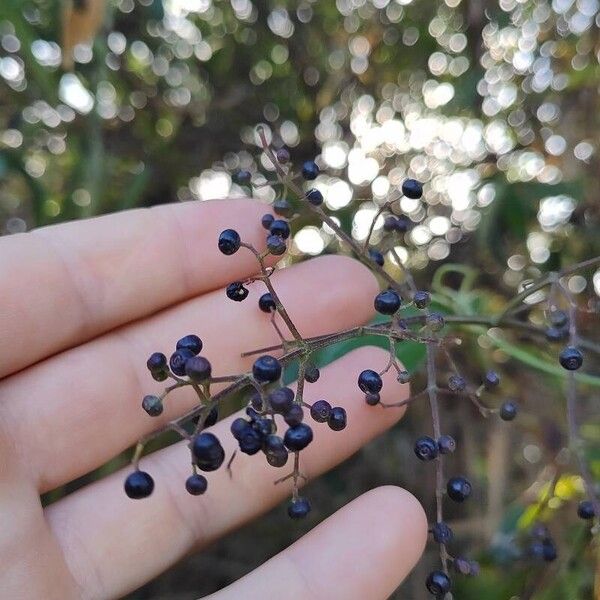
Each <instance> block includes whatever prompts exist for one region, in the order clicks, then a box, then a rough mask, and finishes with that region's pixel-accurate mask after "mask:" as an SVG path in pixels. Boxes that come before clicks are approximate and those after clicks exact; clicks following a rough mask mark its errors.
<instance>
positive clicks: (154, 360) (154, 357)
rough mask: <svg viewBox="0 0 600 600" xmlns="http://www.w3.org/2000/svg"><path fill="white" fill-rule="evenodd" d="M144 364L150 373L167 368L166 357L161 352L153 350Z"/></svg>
mask: <svg viewBox="0 0 600 600" xmlns="http://www.w3.org/2000/svg"><path fill="white" fill-rule="evenodd" d="M146 366H147V367H148V371H150V373H153V372H156V371H164V370H166V368H167V357H166V356H165V355H164V354H163V353H162V352H154V354H151V355H150V358H149V359H148V360H147V361H146Z"/></svg>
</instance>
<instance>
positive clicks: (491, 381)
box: [483, 371, 500, 391]
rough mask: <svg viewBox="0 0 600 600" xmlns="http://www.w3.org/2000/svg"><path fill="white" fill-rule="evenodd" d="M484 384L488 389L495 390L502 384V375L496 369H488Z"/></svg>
mask: <svg viewBox="0 0 600 600" xmlns="http://www.w3.org/2000/svg"><path fill="white" fill-rule="evenodd" d="M483 385H484V387H485V389H486V390H488V391H489V390H493V389H494V388H496V387H498V386H499V385H500V377H499V375H498V373H496V371H488V372H487V373H486V374H485V377H484V378H483Z"/></svg>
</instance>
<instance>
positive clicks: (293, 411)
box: [283, 404, 304, 427]
mask: <svg viewBox="0 0 600 600" xmlns="http://www.w3.org/2000/svg"><path fill="white" fill-rule="evenodd" d="M303 419H304V411H303V410H302V407H301V406H300V405H299V404H294V405H293V406H292V408H290V410H288V411H287V413H286V414H285V415H283V420H284V421H285V422H286V423H287V424H288V425H289V426H290V427H295V426H296V425H298V424H300V423H302V420H303Z"/></svg>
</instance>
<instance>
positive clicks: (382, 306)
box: [373, 290, 401, 315]
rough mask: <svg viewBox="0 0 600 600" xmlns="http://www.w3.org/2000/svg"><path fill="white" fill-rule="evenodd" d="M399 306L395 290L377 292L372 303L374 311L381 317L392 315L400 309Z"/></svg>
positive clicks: (398, 297)
mask: <svg viewBox="0 0 600 600" xmlns="http://www.w3.org/2000/svg"><path fill="white" fill-rule="evenodd" d="M400 304H401V300H400V296H399V295H398V292H396V291H395V290H384V291H383V292H379V294H377V296H375V301H374V302H373V305H374V306H375V310H376V311H377V312H378V313H381V314H382V315H393V314H394V313H395V312H397V311H398V309H399V308H400Z"/></svg>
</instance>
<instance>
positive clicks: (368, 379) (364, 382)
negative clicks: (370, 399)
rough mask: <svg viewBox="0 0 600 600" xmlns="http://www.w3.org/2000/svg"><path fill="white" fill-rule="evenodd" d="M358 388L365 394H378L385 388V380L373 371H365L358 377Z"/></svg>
mask: <svg viewBox="0 0 600 600" xmlns="http://www.w3.org/2000/svg"><path fill="white" fill-rule="evenodd" d="M358 387H359V388H360V390H361V391H363V392H364V393H365V394H378V393H379V392H380V391H381V388H382V387H383V380H382V379H381V376H380V375H379V373H377V372H376V371H373V369H365V370H364V371H363V372H362V373H361V374H360V375H359V376H358Z"/></svg>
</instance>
